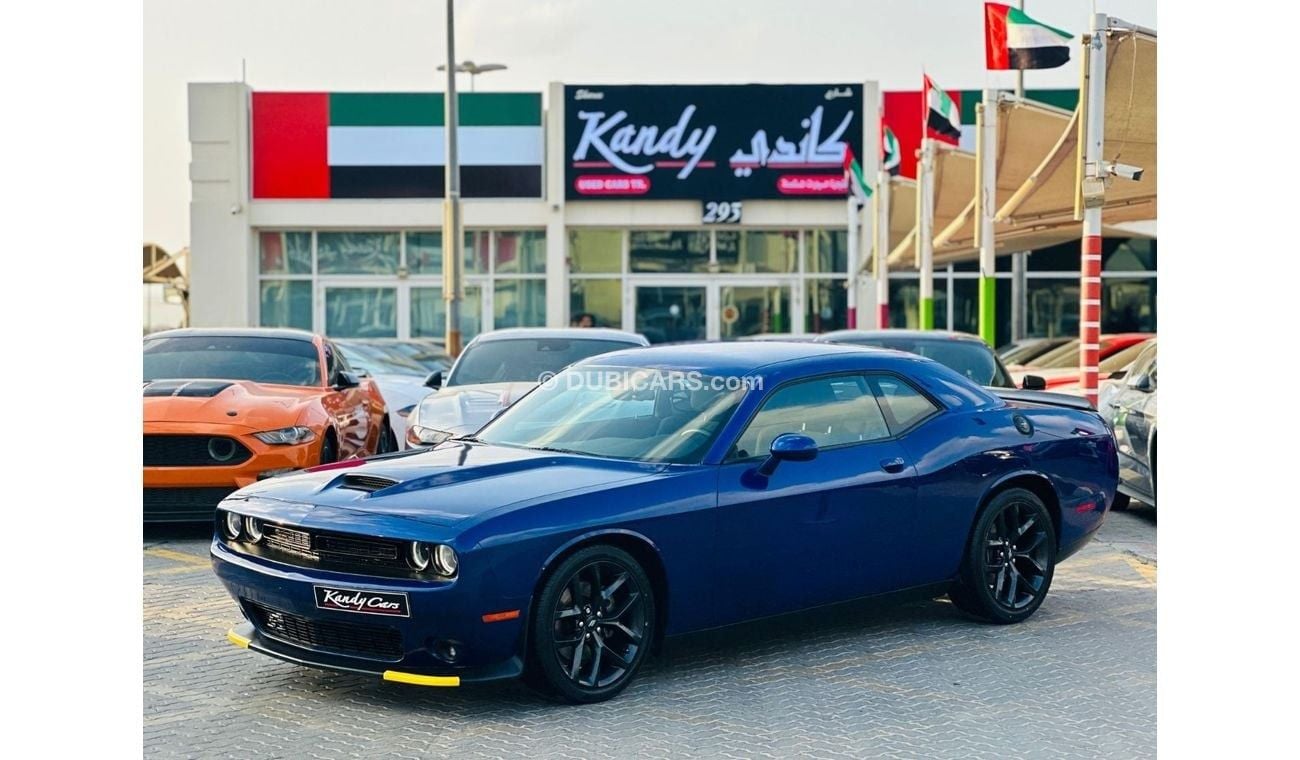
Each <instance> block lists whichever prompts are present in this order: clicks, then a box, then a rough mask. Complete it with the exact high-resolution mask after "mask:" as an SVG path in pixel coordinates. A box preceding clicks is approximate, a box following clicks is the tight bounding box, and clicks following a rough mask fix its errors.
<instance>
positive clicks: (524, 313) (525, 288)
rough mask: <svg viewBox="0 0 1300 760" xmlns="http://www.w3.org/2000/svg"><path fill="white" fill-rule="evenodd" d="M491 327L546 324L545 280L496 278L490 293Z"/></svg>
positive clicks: (538, 325) (539, 325)
mask: <svg viewBox="0 0 1300 760" xmlns="http://www.w3.org/2000/svg"><path fill="white" fill-rule="evenodd" d="M492 304H493V312H494V314H493V324H492V326H493V328H495V329H498V330H499V329H501V328H503V327H541V326H542V325H545V324H546V281H545V280H513V279H511V280H497V281H496V289H495V291H494V292H493V295H492Z"/></svg>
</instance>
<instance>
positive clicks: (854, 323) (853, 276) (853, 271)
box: [847, 171, 858, 330]
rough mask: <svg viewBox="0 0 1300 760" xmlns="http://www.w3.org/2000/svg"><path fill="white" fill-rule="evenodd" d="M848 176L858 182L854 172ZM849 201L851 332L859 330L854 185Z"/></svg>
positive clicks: (856, 216)
mask: <svg viewBox="0 0 1300 760" xmlns="http://www.w3.org/2000/svg"><path fill="white" fill-rule="evenodd" d="M847 175H848V180H849V182H850V183H853V182H856V181H857V178H856V177H854V176H853V172H851V171H850V172H848V173H847ZM847 200H848V215H849V237H848V245H849V250H848V259H849V282H848V287H849V292H848V310H849V320H848V328H849V329H850V330H856V329H857V328H858V196H857V193H855V192H853V185H852V184H850V185H849V195H848V198H847Z"/></svg>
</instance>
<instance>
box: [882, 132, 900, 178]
mask: <svg viewBox="0 0 1300 760" xmlns="http://www.w3.org/2000/svg"><path fill="white" fill-rule="evenodd" d="M881 126H882V130H881V133H880V167H881V168H882V169H884V170H885V171H887V172H889V176H891V177H897V176H898V169H899V167H900V166H901V165H902V163H903V151H902V150H900V149H899V147H898V136H897V135H895V134H894V130H892V129H890V128H889V127H887V126H884V125H881Z"/></svg>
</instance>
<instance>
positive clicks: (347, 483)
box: [339, 474, 397, 493]
mask: <svg viewBox="0 0 1300 760" xmlns="http://www.w3.org/2000/svg"><path fill="white" fill-rule="evenodd" d="M395 485H397V481H396V480H393V479H392V478H381V477H379V476H377V475H356V474H348V475H344V476H343V480H342V481H341V482H340V483H339V488H346V489H348V490H349V491H363V492H365V493H374V492H375V491H382V490H384V489H385V488H389V487H392V486H395Z"/></svg>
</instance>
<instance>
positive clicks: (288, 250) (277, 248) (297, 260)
mask: <svg viewBox="0 0 1300 760" xmlns="http://www.w3.org/2000/svg"><path fill="white" fill-rule="evenodd" d="M258 239H259V240H260V242H261V245H260V249H261V257H260V269H259V271H261V273H262V274H311V233H310V232H263V233H261V234H260V235H259V236H258Z"/></svg>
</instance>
